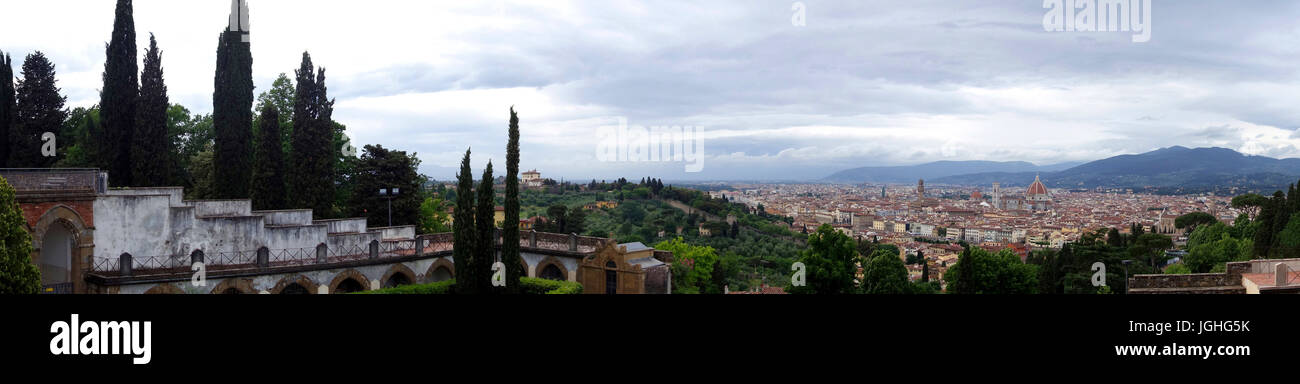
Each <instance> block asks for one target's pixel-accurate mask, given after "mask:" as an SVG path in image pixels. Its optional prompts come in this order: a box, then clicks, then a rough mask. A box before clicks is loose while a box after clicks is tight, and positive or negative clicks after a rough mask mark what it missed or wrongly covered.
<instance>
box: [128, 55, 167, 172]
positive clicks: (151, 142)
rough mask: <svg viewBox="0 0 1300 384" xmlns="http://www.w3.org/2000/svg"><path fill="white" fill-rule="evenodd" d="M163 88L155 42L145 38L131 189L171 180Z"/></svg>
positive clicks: (165, 95)
mask: <svg viewBox="0 0 1300 384" xmlns="http://www.w3.org/2000/svg"><path fill="white" fill-rule="evenodd" d="M170 105H171V103H170V102H169V101H168V100H167V84H166V83H165V82H164V81H163V68H162V53H160V52H159V51H158V40H157V39H155V38H154V36H153V34H149V50H148V51H146V52H145V55H144V72H143V73H141V74H140V99H139V100H138V103H137V104H136V113H137V115H136V118H135V130H134V131H133V132H132V133H131V144H132V145H131V151H130V154H128V156H129V157H130V159H131V171H132V172H131V180H132V181H134V182H133V183H132V186H137V187H161V186H164V185H165V184H167V182H169V181H171V180H172V176H171V165H172V162H171V161H170V160H171V159H170V153H172V148H175V147H169V146H168V144H169V143H168V137H167V110H168V107H169V106H170Z"/></svg>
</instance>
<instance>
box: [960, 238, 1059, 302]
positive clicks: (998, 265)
mask: <svg viewBox="0 0 1300 384" xmlns="http://www.w3.org/2000/svg"><path fill="white" fill-rule="evenodd" d="M1038 268H1039V267H1038V266H1036V265H1031V264H1025V263H1023V262H1021V261H1020V257H1018V256H1016V255H1015V253H1013V252H1011V251H1010V250H1002V251H1001V252H998V253H996V254H990V253H989V252H988V251H985V250H984V249H981V248H976V247H967V248H966V250H964V251H962V255H961V257H959V258H958V261H957V264H956V265H953V266H952V267H951V268H948V272H947V273H946V274H945V275H944V278H945V280H947V281H948V291H949V292H953V293H958V294H1002V295H1008V294H1009V295H1017V294H1031V293H1036V292H1037V291H1038V288H1039V284H1038V275H1039V273H1038Z"/></svg>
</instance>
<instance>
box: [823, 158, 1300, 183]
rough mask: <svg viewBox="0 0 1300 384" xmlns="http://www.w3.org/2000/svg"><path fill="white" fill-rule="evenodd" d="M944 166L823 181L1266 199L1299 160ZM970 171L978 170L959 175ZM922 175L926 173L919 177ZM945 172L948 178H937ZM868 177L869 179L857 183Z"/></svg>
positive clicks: (1293, 177)
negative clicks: (1244, 193) (1246, 194)
mask: <svg viewBox="0 0 1300 384" xmlns="http://www.w3.org/2000/svg"><path fill="white" fill-rule="evenodd" d="M944 163H947V165H942V166H935V165H934V164H940V163H931V164H923V165H918V166H911V167H877V168H859V169H854V170H849V171H844V172H840V173H837V174H835V175H832V176H831V177H830V178H828V180H829V181H849V180H850V179H853V180H854V181H856V182H858V183H862V182H868V183H871V182H876V183H880V182H896V183H912V182H915V181H916V179H918V178H925V180H926V183H927V184H948V185H970V186H987V185H991V184H992V183H994V182H999V183H1002V184H1003V185H1008V186H1020V185H1028V184H1029V183H1031V182H1033V180H1034V177H1035V176H1040V177H1041V178H1042V180H1043V183H1045V184H1047V186H1048V187H1049V188H1053V189H1057V188H1060V189H1075V188H1078V189H1091V188H1097V187H1103V188H1133V189H1138V190H1156V191H1159V192H1170V193H1179V192H1200V191H1211V190H1222V189H1231V188H1238V189H1245V190H1253V191H1263V192H1265V193H1271V191H1273V190H1276V189H1279V188H1280V189H1283V190H1285V189H1286V186H1287V185H1288V184H1290V183H1295V182H1296V181H1297V179H1300V159H1274V158H1271V157H1265V156H1250V155H1245V154H1242V153H1239V152H1237V151H1234V150H1231V149H1226V148H1195V149H1192V148H1186V147H1170V148H1164V149H1160V150H1156V151H1152V152H1147V153H1143V154H1137V155H1121V156H1115V157H1111V158H1108V159H1103V160H1097V161H1093V162H1089V163H1084V164H1076V165H1075V166H1065V167H1063V168H1058V169H1050V168H1051V167H1036V168H1035V169H1017V167H1020V168H1024V167H1034V166H1033V165H1032V164H1029V163H1023V162H1019V163H996V162H984V161H970V162H944ZM981 165H984V166H983V167H981ZM990 165H991V166H990ZM1052 167H1056V166H1052ZM972 169H979V170H977V171H973V172H960V171H963V170H972ZM926 170H929V172H924V171H926ZM937 170H942V171H943V172H939V171H937ZM909 171H910V172H914V173H911V177H907V178H903V177H901V176H902V175H903V174H906V172H909ZM945 172H947V173H948V174H942V173H945ZM952 172H956V173H952ZM868 174H871V175H873V176H874V177H862V176H867V175H868ZM909 179H910V180H909ZM885 180H889V181H885ZM893 180H897V181H893Z"/></svg>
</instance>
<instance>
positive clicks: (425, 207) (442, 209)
mask: <svg viewBox="0 0 1300 384" xmlns="http://www.w3.org/2000/svg"><path fill="white" fill-rule="evenodd" d="M447 221H448V220H447V203H446V202H445V201H443V200H442V199H435V198H432V197H426V198H425V199H424V202H423V203H420V225H419V229H420V233H422V234H429V233H447V232H451V231H452V229H451V227H450V226H448V225H447Z"/></svg>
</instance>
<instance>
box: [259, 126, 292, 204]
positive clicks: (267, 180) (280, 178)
mask: <svg viewBox="0 0 1300 384" xmlns="http://www.w3.org/2000/svg"><path fill="white" fill-rule="evenodd" d="M259 121H260V122H261V124H262V126H261V127H259V129H258V131H257V134H258V140H257V163H256V164H255V165H254V167H253V185H252V187H251V188H252V191H251V192H250V196H251V197H252V199H253V208H254V209H258V210H274V209H285V208H289V207H288V206H287V204H285V192H284V146H282V145H281V142H280V110H279V109H277V108H276V107H275V106H274V105H270V104H267V105H265V106H263V107H262V116H261V118H260V119H259Z"/></svg>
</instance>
